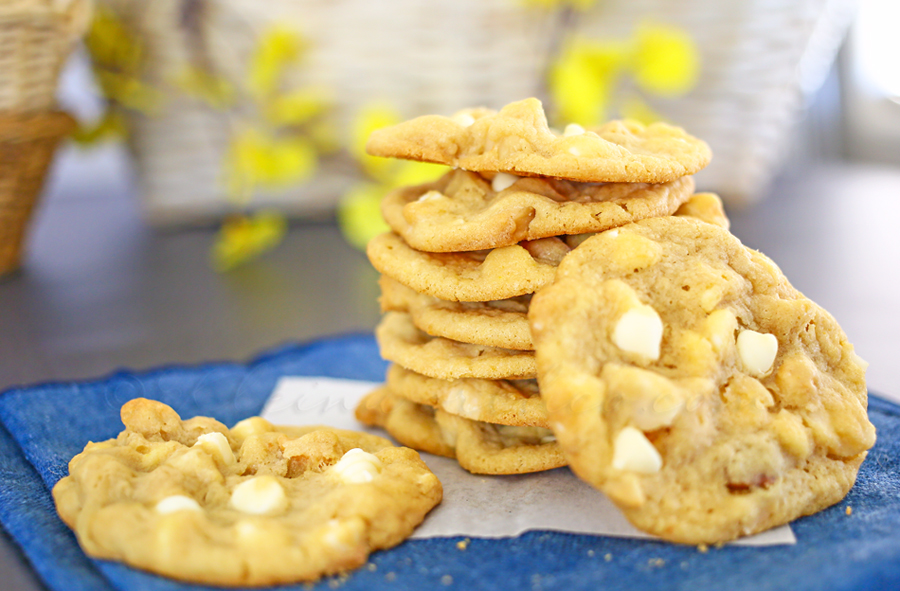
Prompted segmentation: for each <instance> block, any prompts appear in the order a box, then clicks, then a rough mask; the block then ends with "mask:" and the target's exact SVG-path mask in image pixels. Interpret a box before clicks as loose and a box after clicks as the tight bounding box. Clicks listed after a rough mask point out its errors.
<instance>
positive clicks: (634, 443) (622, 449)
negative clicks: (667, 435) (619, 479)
mask: <svg viewBox="0 0 900 591" xmlns="http://www.w3.org/2000/svg"><path fill="white" fill-rule="evenodd" d="M612 465H613V468H615V469H617V470H627V471H630V472H639V473H641V474H653V473H655V472H659V469H660V468H662V457H661V456H660V455H659V452H658V451H656V448H655V447H653V444H652V443H650V440H649V439H647V436H646V435H644V433H643V431H640V430H638V429H635V428H634V427H625V428H624V429H622V430H621V431H619V434H618V435H616V440H615V442H614V443H613V460H612Z"/></svg>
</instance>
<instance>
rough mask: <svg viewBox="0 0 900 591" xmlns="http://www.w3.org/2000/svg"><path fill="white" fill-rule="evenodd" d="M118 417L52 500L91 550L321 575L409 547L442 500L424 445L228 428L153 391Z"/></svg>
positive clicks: (153, 567)
mask: <svg viewBox="0 0 900 591" xmlns="http://www.w3.org/2000/svg"><path fill="white" fill-rule="evenodd" d="M121 415H122V422H123V423H124V424H125V430H124V431H122V432H121V433H120V434H119V436H118V437H117V438H116V439H112V440H108V441H103V442H100V443H89V444H88V445H87V446H86V447H85V449H84V451H83V452H81V453H80V454H78V455H77V456H75V457H74V458H73V459H72V460H71V462H69V475H68V476H66V477H65V478H63V479H62V480H60V481H59V482H58V483H57V484H56V486H55V487H54V488H53V498H54V500H55V502H56V507H57V510H58V512H59V515H60V517H61V518H62V520H63V521H64V522H65V523H66V524H67V525H69V527H71V528H72V529H73V530H74V531H75V534H76V535H77V537H78V541H79V543H80V544H81V546H82V548H84V550H85V552H87V553H88V554H90V555H91V556H94V557H97V558H103V559H109V560H118V561H122V562H125V563H127V564H129V565H132V566H135V567H137V568H140V569H144V570H148V571H151V572H154V573H157V574H161V575H165V576H168V577H174V578H177V579H182V580H185V581H191V582H196V583H206V584H213V585H227V586H235V585H253V586H257V585H273V584H278V583H288V582H296V581H312V580H315V579H318V578H319V577H321V576H323V575H326V574H333V573H338V572H343V571H347V570H349V569H352V568H356V567H358V566H360V565H362V564H364V563H365V561H366V559H367V556H368V554H369V552H371V551H372V550H375V549H379V548H388V547H391V546H394V545H396V544H398V543H400V542H401V541H402V540H403V539H405V538H406V537H407V536H409V534H410V533H412V531H413V529H414V528H415V527H416V525H418V524H419V523H420V522H421V521H422V519H423V518H424V517H425V514H426V513H428V511H429V510H431V508H432V507H434V506H435V505H436V504H437V503H439V502H440V500H441V495H442V489H441V484H440V482H439V481H438V479H437V478H436V477H435V476H434V475H433V474H432V473H431V472H430V471H429V470H428V468H427V467H426V466H425V464H424V463H423V462H422V460H421V459H420V458H419V456H418V454H417V453H416V452H414V451H413V450H411V449H406V448H396V447H394V446H392V445H391V444H390V442H389V441H387V440H385V439H382V438H381V437H376V436H373V435H368V434H364V433H353V432H349V431H340V430H335V429H328V428H321V427H309V428H276V427H274V426H272V425H271V424H269V423H268V422H267V421H265V420H264V419H261V418H259V417H254V418H250V419H247V420H244V421H241V422H240V423H238V424H237V425H235V426H234V427H233V428H231V429H228V428H227V427H225V425H223V424H221V423H219V422H218V421H215V420H213V419H210V418H206V417H196V418H193V419H189V420H185V421H182V420H181V418H180V417H179V416H178V414H176V413H175V411H174V410H172V409H171V408H169V407H168V406H166V405H164V404H162V403H159V402H155V401H150V400H146V399H136V400H132V401H130V402H128V403H126V404H125V405H124V406H123V407H122V411H121Z"/></svg>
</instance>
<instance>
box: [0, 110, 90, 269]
mask: <svg viewBox="0 0 900 591" xmlns="http://www.w3.org/2000/svg"><path fill="white" fill-rule="evenodd" d="M74 126H75V122H74V121H73V120H72V118H71V117H70V116H69V115H67V114H66V113H63V112H60V111H48V112H45V113H40V114H35V115H6V116H0V275H2V274H5V273H8V272H10V271H13V270H15V269H16V268H18V266H19V264H20V262H21V260H22V247H23V243H24V242H25V235H26V231H27V229H28V224H29V220H30V219H31V212H32V210H33V209H34V206H35V202H36V201H37V198H38V196H39V195H40V192H41V187H42V186H43V183H44V175H45V174H46V172H47V168H48V167H49V165H50V162H51V160H52V159H53V153H54V151H55V150H56V146H57V144H58V143H59V140H60V139H61V138H63V137H64V136H65V135H67V134H68V133H70V132H71V131H72V129H73V128H74Z"/></svg>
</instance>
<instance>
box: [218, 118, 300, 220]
mask: <svg viewBox="0 0 900 591" xmlns="http://www.w3.org/2000/svg"><path fill="white" fill-rule="evenodd" d="M316 167H317V157H316V150H315V147H314V146H313V145H312V142H311V141H310V140H309V139H308V138H306V137H303V136H296V135H291V136H286V137H274V136H272V135H269V134H266V133H263V132H261V131H260V130H258V129H255V128H252V127H251V128H246V129H244V130H242V131H239V132H236V133H235V134H234V136H233V138H232V140H231V145H230V146H229V150H228V155H227V159H226V170H225V175H226V186H227V188H228V195H229V196H230V197H231V198H232V199H233V200H235V201H237V202H238V203H243V202H246V201H248V200H249V199H250V197H251V196H252V193H253V190H254V189H255V188H257V187H261V186H262V187H270V188H278V187H286V186H289V185H291V184H294V183H298V182H300V181H304V180H306V179H308V178H310V177H311V176H312V175H313V174H314V173H315V170H316Z"/></svg>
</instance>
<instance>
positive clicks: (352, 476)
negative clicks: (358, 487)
mask: <svg viewBox="0 0 900 591" xmlns="http://www.w3.org/2000/svg"><path fill="white" fill-rule="evenodd" d="M383 467H384V464H382V463H381V460H379V459H378V456H376V455H374V454H370V453H369V452H366V451H363V450H361V449H359V448H353V449H351V450H350V451H348V452H347V453H345V454H344V455H343V457H342V458H341V459H340V460H339V461H338V463H337V464H335V465H334V466H332V467H331V471H332V473H333V474H335V475H336V476H337V477H338V478H340V479H341V481H343V482H344V483H346V484H359V483H362V482H371V481H372V480H374V479H375V477H376V476H377V475H378V474H380V473H381V469H382V468H383Z"/></svg>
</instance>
